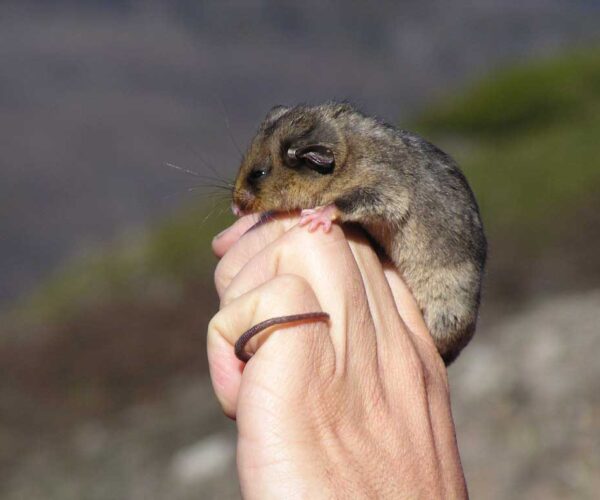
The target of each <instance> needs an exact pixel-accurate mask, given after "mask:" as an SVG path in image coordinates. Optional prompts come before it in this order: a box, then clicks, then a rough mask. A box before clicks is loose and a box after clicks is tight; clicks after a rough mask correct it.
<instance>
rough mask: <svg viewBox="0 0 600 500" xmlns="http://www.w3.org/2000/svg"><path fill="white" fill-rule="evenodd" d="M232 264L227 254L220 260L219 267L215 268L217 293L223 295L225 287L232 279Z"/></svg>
mask: <svg viewBox="0 0 600 500" xmlns="http://www.w3.org/2000/svg"><path fill="white" fill-rule="evenodd" d="M230 268H231V265H230V263H229V259H228V258H227V254H226V255H225V256H224V257H223V258H222V259H221V260H220V261H219V262H218V264H217V267H216V268H215V276H214V279H215V287H216V289H217V293H218V294H219V295H221V294H222V293H223V290H224V289H225V287H226V285H227V283H228V282H229V281H231V276H230V272H229V270H230Z"/></svg>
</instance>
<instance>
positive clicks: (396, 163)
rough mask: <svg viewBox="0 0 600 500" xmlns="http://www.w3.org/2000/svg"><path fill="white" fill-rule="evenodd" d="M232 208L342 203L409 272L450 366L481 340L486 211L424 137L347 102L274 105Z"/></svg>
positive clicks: (346, 215)
mask: <svg viewBox="0 0 600 500" xmlns="http://www.w3.org/2000/svg"><path fill="white" fill-rule="evenodd" d="M307 150H308V153H307V152H306V151H307ZM297 151H302V152H303V156H301V157H300V158H295V157H294V154H297V153H296V152H297ZM309 153H310V154H309ZM234 201H235V203H236V204H237V205H238V207H239V208H240V209H242V210H244V211H247V212H249V211H263V210H275V211H288V210H296V209H303V208H314V207H319V206H325V205H329V204H334V205H335V206H336V207H337V208H338V210H339V212H340V213H341V217H340V219H341V221H342V222H344V221H352V222H358V223H360V224H361V225H362V226H363V227H364V228H365V229H366V230H367V232H368V233H369V234H370V235H371V237H372V238H373V239H374V240H375V241H376V242H377V243H379V245H381V247H382V248H383V249H384V250H385V252H386V253H387V255H388V256H389V257H390V258H391V260H392V261H393V262H394V264H395V265H396V266H397V267H398V269H399V270H400V271H401V273H402V275H403V277H404V279H405V281H406V283H407V285H408V286H409V288H410V289H411V291H412V293H413V295H414V296H415V298H416V300H417V302H418V304H419V306H420V307H421V309H422V311H423V314H424V317H425V321H426V323H427V326H428V327H429V329H430V331H431V334H432V336H433V338H434V340H435V343H436V346H437V348H438V350H439V352H440V354H441V356H442V358H443V359H444V361H445V362H446V364H448V363H450V362H452V361H453V360H454V359H455V358H456V357H457V356H458V354H459V353H460V351H461V349H462V348H463V347H464V346H465V345H466V344H467V343H468V342H469V340H470V339H471V337H472V336H473V333H474V331H475V324H476V320H477V311H478V308H479V300H480V290H481V279H482V274H483V268H484V264H485V259H486V240H485V236H484V233H483V226H482V223H481V219H480V215H479V210H478V207H477V203H476V201H475V198H474V196H473V193H472V191H471V189H470V188H469V185H468V184H467V181H466V179H465V177H464V175H463V174H462V172H461V171H460V170H459V168H458V166H457V165H456V163H455V162H454V161H453V160H452V159H451V158H450V157H449V156H448V155H447V154H445V153H443V152H442V151H440V150H439V149H438V148H436V147H435V146H433V145H432V144H430V143H429V142H427V141H425V140H424V139H422V138H421V137H419V136H417V135H415V134H412V133H410V132H406V131H403V130H398V129H396V128H394V127H392V126H390V125H387V124H384V123H382V122H380V121H378V120H376V119H374V118H371V117H368V116H365V115H363V114H362V113H360V112H358V111H357V110H355V109H354V108H353V107H351V106H350V105H348V104H338V103H326V104H323V105H320V106H297V107H294V108H286V107H281V106H280V107H276V108H273V109H272V110H271V112H270V113H269V114H268V115H267V117H266V118H265V120H264V122H263V123H262V124H261V126H260V128H259V131H258V133H257V135H256V136H255V138H254V139H253V141H252V143H251V145H250V147H249V149H248V151H247V153H246V155H245V157H244V160H243V162H242V165H241V167H240V171H239V173H238V177H237V179H236V187H235V190H234Z"/></svg>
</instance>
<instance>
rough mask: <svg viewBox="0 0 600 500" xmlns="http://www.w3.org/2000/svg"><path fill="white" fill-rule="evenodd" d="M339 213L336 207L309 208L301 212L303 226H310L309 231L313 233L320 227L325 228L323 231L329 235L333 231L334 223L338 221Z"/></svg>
mask: <svg viewBox="0 0 600 500" xmlns="http://www.w3.org/2000/svg"><path fill="white" fill-rule="evenodd" d="M337 217H338V211H337V208H336V207H335V206H334V205H327V206H326V207H317V208H307V209H305V210H302V212H300V222H299V224H300V225H301V226H306V225H307V224H309V226H308V230H309V231H310V232H311V233H312V232H313V231H314V230H315V229H317V228H318V227H319V226H322V227H323V231H324V232H326V233H328V232H329V231H330V230H331V224H332V222H333V221H334V220H335V219H337Z"/></svg>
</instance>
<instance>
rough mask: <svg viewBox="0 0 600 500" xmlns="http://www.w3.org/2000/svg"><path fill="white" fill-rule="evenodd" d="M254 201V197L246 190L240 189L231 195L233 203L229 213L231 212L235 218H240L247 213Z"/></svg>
mask: <svg viewBox="0 0 600 500" xmlns="http://www.w3.org/2000/svg"><path fill="white" fill-rule="evenodd" d="M254 199H255V196H254V195H253V194H251V193H250V192H249V191H247V190H246V189H240V190H239V191H236V192H235V193H234V195H233V203H232V204H231V211H232V212H233V215H235V216H236V217H241V216H243V215H246V214H247V213H249V212H248V209H249V208H250V206H251V205H252V202H253V201H254Z"/></svg>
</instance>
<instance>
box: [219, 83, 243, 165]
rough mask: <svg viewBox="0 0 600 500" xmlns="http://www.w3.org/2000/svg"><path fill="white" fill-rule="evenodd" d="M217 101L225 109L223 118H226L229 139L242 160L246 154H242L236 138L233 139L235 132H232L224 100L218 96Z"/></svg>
mask: <svg viewBox="0 0 600 500" xmlns="http://www.w3.org/2000/svg"><path fill="white" fill-rule="evenodd" d="M217 99H218V100H219V102H220V103H221V107H222V108H223V117H224V118H225V127H226V128H227V133H228V135H229V138H230V139H231V142H232V143H233V145H234V146H235V149H237V152H238V153H239V154H240V158H243V156H244V154H243V153H242V150H241V148H240V147H239V145H238V143H237V142H236V140H235V137H233V132H232V130H231V124H230V123H229V117H228V116H227V108H226V107H225V103H224V102H223V99H221V96H220V95H218V94H217Z"/></svg>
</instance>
